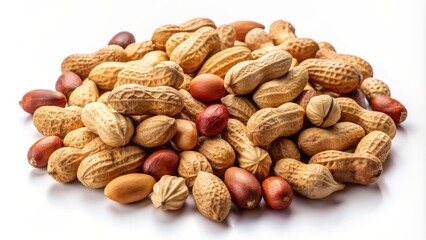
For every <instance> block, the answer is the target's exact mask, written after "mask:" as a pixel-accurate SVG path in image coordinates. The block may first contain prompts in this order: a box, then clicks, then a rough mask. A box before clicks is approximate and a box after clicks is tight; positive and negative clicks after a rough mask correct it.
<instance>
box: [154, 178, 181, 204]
mask: <svg viewBox="0 0 426 240" xmlns="http://www.w3.org/2000/svg"><path fill="white" fill-rule="evenodd" d="M188 195H189V190H188V187H187V186H186V184H185V179H184V178H181V177H175V176H167V175H166V176H163V177H162V178H161V179H160V181H158V182H157V183H156V184H154V189H153V192H152V195H151V201H152V203H153V204H154V206H155V207H156V208H160V209H162V210H178V209H180V208H182V207H183V205H184V204H185V200H186V198H187V197H188Z"/></svg>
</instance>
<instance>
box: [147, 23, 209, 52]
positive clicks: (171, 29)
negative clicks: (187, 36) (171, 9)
mask: <svg viewBox="0 0 426 240" xmlns="http://www.w3.org/2000/svg"><path fill="white" fill-rule="evenodd" d="M207 26H208V27H212V28H216V25H215V24H214V22H213V21H212V20H210V19H208V18H194V19H191V20H189V21H186V22H184V23H182V24H180V25H173V24H167V25H164V26H161V27H159V28H157V29H156V30H155V31H154V34H153V35H152V38H151V40H152V41H153V42H154V44H155V47H156V48H157V49H160V50H165V49H166V48H165V47H166V42H167V40H168V39H169V38H170V37H171V36H172V35H173V34H175V33H178V32H195V31H196V30H198V29H200V28H202V27H207Z"/></svg>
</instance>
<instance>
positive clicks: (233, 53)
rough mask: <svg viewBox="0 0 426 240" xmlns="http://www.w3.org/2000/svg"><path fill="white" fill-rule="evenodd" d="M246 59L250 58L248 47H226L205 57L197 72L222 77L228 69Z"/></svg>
mask: <svg viewBox="0 0 426 240" xmlns="http://www.w3.org/2000/svg"><path fill="white" fill-rule="evenodd" d="M247 60H252V57H251V52H250V49H248V48H246V47H241V46H237V47H231V48H227V49H225V50H223V51H220V52H218V53H216V54H215V55H213V56H211V57H210V58H209V59H207V61H206V62H205V63H204V64H203V66H202V67H201V69H200V70H199V71H198V74H202V73H211V74H215V75H217V76H219V77H221V78H224V77H225V75H226V73H227V72H228V71H229V69H231V68H232V67H233V66H235V65H236V64H238V63H240V62H243V61H247Z"/></svg>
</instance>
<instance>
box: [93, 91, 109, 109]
mask: <svg viewBox="0 0 426 240" xmlns="http://www.w3.org/2000/svg"><path fill="white" fill-rule="evenodd" d="M110 94H111V91H106V92H104V93H102V95H101V96H99V97H98V99H97V100H96V102H100V103H103V104H105V106H107V107H109V108H111V106H110V105H109V104H108V96H109V95H110Z"/></svg>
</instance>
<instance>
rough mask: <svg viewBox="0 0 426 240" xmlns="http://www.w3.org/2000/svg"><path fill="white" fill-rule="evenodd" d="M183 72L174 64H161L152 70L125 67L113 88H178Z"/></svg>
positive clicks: (166, 62) (181, 81)
mask: <svg viewBox="0 0 426 240" xmlns="http://www.w3.org/2000/svg"><path fill="white" fill-rule="evenodd" d="M183 78H184V76H183V70H182V68H181V67H179V65H177V64H176V63H174V62H170V61H165V62H161V63H159V64H158V65H156V66H155V67H153V68H146V67H145V68H144V67H135V66H130V67H126V68H124V69H123V70H121V71H120V73H119V74H118V76H117V82H116V83H115V87H117V86H121V85H124V84H130V83H133V84H140V85H144V86H148V87H156V86H170V87H173V88H178V87H179V86H180V85H181V84H182V83H183Z"/></svg>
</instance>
